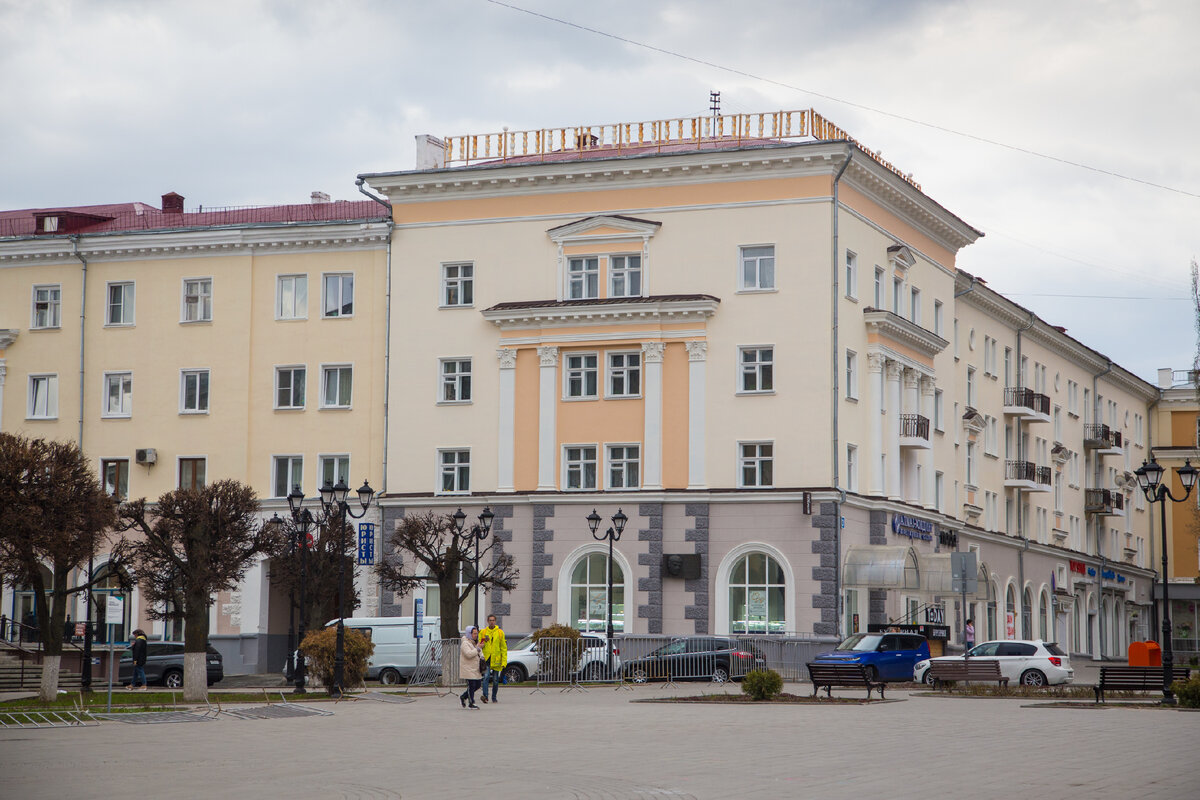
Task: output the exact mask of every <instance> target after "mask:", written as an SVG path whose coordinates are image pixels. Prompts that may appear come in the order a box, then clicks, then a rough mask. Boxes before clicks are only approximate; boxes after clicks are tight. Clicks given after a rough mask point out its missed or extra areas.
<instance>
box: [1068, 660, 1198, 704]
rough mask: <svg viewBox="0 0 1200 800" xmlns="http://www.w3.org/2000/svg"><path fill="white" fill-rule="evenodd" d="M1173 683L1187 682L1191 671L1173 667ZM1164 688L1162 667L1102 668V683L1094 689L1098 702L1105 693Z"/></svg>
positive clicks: (1148, 690) (1102, 699) (1101, 700)
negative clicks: (1108, 691) (1109, 691)
mask: <svg viewBox="0 0 1200 800" xmlns="http://www.w3.org/2000/svg"><path fill="white" fill-rule="evenodd" d="M1171 675H1172V678H1171V682H1172V683H1174V682H1175V681H1186V680H1187V679H1188V677H1189V676H1190V675H1191V669H1190V668H1188V667H1173V668H1172V669H1171ZM1162 688H1163V668H1162V667H1126V666H1120V667H1101V668H1100V682H1099V683H1097V684H1096V685H1095V686H1093V687H1092V689H1093V690H1094V691H1095V692H1096V702H1097V703H1101V702H1103V701H1104V692H1105V691H1107V690H1112V691H1125V692H1153V691H1160V692H1161V691H1162Z"/></svg>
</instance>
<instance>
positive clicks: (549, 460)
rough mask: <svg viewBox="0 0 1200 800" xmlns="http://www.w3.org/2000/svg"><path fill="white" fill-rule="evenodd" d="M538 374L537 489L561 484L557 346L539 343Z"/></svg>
mask: <svg viewBox="0 0 1200 800" xmlns="http://www.w3.org/2000/svg"><path fill="white" fill-rule="evenodd" d="M538 360H539V362H540V363H541V372H540V375H539V378H538V491H539V492H552V491H554V490H555V489H557V488H558V479H557V478H558V426H557V424H556V421H557V411H558V395H559V389H558V348H557V347H539V348H538Z"/></svg>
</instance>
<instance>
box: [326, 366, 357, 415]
mask: <svg viewBox="0 0 1200 800" xmlns="http://www.w3.org/2000/svg"><path fill="white" fill-rule="evenodd" d="M353 388H354V367H351V366H347V365H345V364H339V365H336V366H322V367H321V408H349V407H350V398H351V391H352V389H353Z"/></svg>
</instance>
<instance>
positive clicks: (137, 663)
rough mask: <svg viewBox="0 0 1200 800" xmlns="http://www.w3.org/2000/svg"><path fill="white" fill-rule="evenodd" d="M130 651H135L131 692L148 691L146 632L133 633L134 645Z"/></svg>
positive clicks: (139, 629)
mask: <svg viewBox="0 0 1200 800" xmlns="http://www.w3.org/2000/svg"><path fill="white" fill-rule="evenodd" d="M129 649H130V650H131V651H133V680H132V681H131V682H130V684H129V691H131V692H134V691H142V692H144V691H146V632H145V631H144V630H142V629H141V628H137V629H136V630H134V632H133V643H132V644H131V645H130V647H129Z"/></svg>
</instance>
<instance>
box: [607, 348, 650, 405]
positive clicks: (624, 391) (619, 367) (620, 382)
mask: <svg viewBox="0 0 1200 800" xmlns="http://www.w3.org/2000/svg"><path fill="white" fill-rule="evenodd" d="M641 393H642V354H641V353H609V354H608V396H609V397H639V396H640V395H641Z"/></svg>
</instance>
